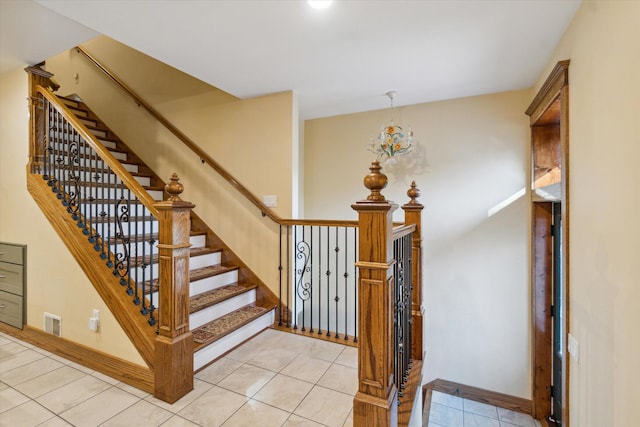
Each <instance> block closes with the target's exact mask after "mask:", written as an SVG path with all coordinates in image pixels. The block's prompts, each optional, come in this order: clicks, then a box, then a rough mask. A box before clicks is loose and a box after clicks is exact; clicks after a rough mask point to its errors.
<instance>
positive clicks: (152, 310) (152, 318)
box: [143, 208, 162, 330]
mask: <svg viewBox="0 0 640 427" xmlns="http://www.w3.org/2000/svg"><path fill="white" fill-rule="evenodd" d="M143 212H145V213H146V208H143ZM148 243H149V259H150V260H153V259H154V257H155V254H154V248H155V243H156V239H155V234H154V232H153V228H150V229H149V241H148ZM158 262H160V258H159V257H158ZM151 264H152V263H151V261H150V262H149V265H150V266H151ZM149 283H154V274H153V267H150V268H149ZM155 283H156V287H155V290H156V292H157V295H160V286H162V283H161V282H160V275H159V274H158V278H157V279H156V280H155ZM150 295H151V298H150V300H149V320H148V322H149V325H151V326H154V325H157V328H159V327H160V324H159V323H157V319H156V311H157V304H154V298H153V295H154V293H153V292H151V293H150ZM157 328H156V330H157Z"/></svg>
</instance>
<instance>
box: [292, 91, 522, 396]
mask: <svg viewBox="0 0 640 427" xmlns="http://www.w3.org/2000/svg"><path fill="white" fill-rule="evenodd" d="M398 97H399V98H400V97H401V94H398ZM531 97H532V96H531V91H529V90H524V91H516V92H507V93H499V94H493V95H486V96H478V97H472V98H464V99H457V100H452V101H445V102H436V103H429V104H420V105H414V106H410V107H404V108H399V109H397V111H396V113H395V118H396V120H395V121H396V123H402V124H405V125H409V124H410V125H411V126H412V127H413V130H414V133H415V140H416V141H417V149H416V151H415V152H414V153H413V154H411V155H410V156H408V157H406V158H403V159H402V160H401V161H400V163H398V164H397V165H396V166H395V167H393V168H384V169H383V172H385V173H387V175H388V176H389V184H388V186H387V188H386V189H385V190H383V194H384V195H385V196H386V197H387V198H388V199H391V200H394V201H395V202H396V203H399V204H402V203H405V202H407V201H408V198H407V196H406V190H407V189H408V188H409V185H410V183H411V180H415V181H416V183H417V185H418V188H420V190H421V191H422V196H421V198H420V201H421V202H422V203H423V204H424V205H425V210H424V211H423V215H422V220H423V224H424V236H423V239H424V240H423V247H424V250H425V252H424V288H423V290H424V293H423V295H424V306H425V309H426V313H425V319H426V321H425V331H426V336H425V343H426V351H427V358H426V367H425V370H424V381H425V382H428V381H431V380H433V379H436V378H442V379H446V380H450V381H456V382H460V383H463V384H468V385H472V386H476V387H482V388H486V389H489V390H494V391H498V392H502V393H507V394H511V395H516V396H520V397H524V398H530V397H531V385H530V384H531V380H530V377H531V373H530V371H531V369H530V360H531V355H530V280H529V252H530V251H529V205H528V197H525V193H524V189H525V188H528V185H527V182H528V170H529V166H528V162H529V160H528V158H529V148H528V147H529V145H528V144H529V138H528V132H529V130H528V121H527V117H526V116H525V114H524V111H525V109H526V107H527V105H528V103H529V102H530V101H531ZM382 102H384V101H382ZM389 117H390V113H389V111H388V110H381V111H371V112H367V113H359V114H352V115H345V116H338V117H331V118H326V119H317V120H309V121H307V122H306V123H305V144H304V153H305V176H304V179H305V187H304V188H305V217H307V218H341V219H351V218H355V214H354V212H353V211H352V210H351V207H350V205H351V204H352V203H353V202H355V201H356V200H360V199H363V198H364V197H366V195H367V191H366V189H365V188H364V187H363V184H362V179H363V177H364V175H365V174H366V173H367V172H368V170H367V168H368V166H369V163H370V162H371V160H373V158H374V155H373V154H372V153H370V152H368V151H367V144H368V142H369V137H370V135H371V133H375V132H377V130H378V129H379V127H380V125H381V124H382V123H383V122H384V121H387V120H388V119H389ZM514 194H520V197H517V198H515V200H514V201H513V203H511V204H509V205H507V206H505V207H504V208H503V209H502V210H499V211H497V212H496V213H495V214H494V215H491V216H489V211H490V210H491V209H493V208H495V207H496V206H497V205H499V204H500V203H502V202H504V201H505V200H507V199H509V198H511V197H512V196H513V195H514ZM396 214H398V215H397V216H396V219H398V220H400V219H402V210H401V209H398V211H396Z"/></svg>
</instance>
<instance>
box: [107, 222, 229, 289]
mask: <svg viewBox="0 0 640 427" xmlns="http://www.w3.org/2000/svg"><path fill="white" fill-rule="evenodd" d="M98 231H100V230H98ZM203 237H204V236H191V237H190V238H189V242H190V243H191V246H192V247H197V246H196V244H202V238H203ZM153 238H154V239H155V240H156V241H155V242H154V243H153V253H157V252H158V249H157V247H156V246H157V244H158V241H157V239H158V237H157V236H153ZM147 241H148V239H147ZM145 245H146V247H145V248H144V251H145V252H144V253H145V255H149V253H150V249H149V243H148V242H132V243H131V244H130V245H129V246H128V247H129V255H130V256H132V257H137V256H142V250H143V246H145ZM109 250H111V251H112V252H114V251H117V252H118V253H123V252H124V245H123V244H122V243H118V244H116V245H115V250H114V245H113V244H111V245H109ZM136 251H137V252H136ZM191 269H192V268H191ZM236 277H237V275H236ZM203 280H206V279H203ZM236 280H237V279H236ZM230 283H233V282H230ZM228 284H229V283H225V285H228ZM220 286H224V285H220ZM211 289H213V288H211ZM207 290H209V289H207ZM200 292H206V291H200ZM194 295H195V294H194Z"/></svg>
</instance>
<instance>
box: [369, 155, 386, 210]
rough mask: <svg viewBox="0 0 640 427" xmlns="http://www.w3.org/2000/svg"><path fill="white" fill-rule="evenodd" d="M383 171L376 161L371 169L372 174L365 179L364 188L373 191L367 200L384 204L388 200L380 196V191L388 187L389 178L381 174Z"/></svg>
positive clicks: (372, 163)
mask: <svg viewBox="0 0 640 427" xmlns="http://www.w3.org/2000/svg"><path fill="white" fill-rule="evenodd" d="M381 169H382V167H381V166H380V162H378V161H377V160H374V161H373V162H371V166H370V167H369V170H370V171H371V173H369V174H367V175H366V176H365V177H364V186H365V187H367V188H368V189H369V190H371V194H369V195H368V196H367V200H370V201H372V202H384V201H385V200H386V199H385V198H384V196H383V195H382V194H380V190H382V189H383V188H385V187H386V186H387V176H386V175H385V174H383V173H381V172H380V170H381Z"/></svg>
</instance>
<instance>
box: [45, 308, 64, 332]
mask: <svg viewBox="0 0 640 427" xmlns="http://www.w3.org/2000/svg"><path fill="white" fill-rule="evenodd" d="M44 331H45V332H47V333H49V334H51V335H55V336H57V337H60V336H62V318H61V317H60V316H56V315H55V314H51V313H46V312H45V313H44Z"/></svg>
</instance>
